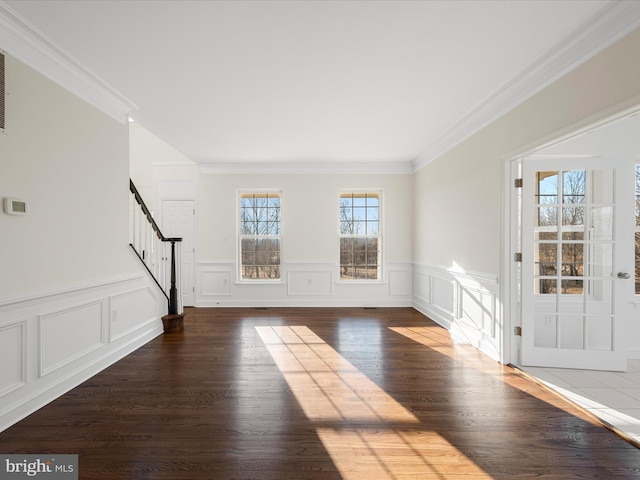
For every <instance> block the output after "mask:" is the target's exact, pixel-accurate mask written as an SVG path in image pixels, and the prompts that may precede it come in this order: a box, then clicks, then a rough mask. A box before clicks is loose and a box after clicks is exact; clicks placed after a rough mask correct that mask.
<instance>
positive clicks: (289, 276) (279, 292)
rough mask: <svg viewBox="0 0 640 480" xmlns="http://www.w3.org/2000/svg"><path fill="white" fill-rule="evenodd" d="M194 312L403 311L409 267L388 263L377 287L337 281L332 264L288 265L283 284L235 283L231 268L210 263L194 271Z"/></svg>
mask: <svg viewBox="0 0 640 480" xmlns="http://www.w3.org/2000/svg"><path fill="white" fill-rule="evenodd" d="M196 269H197V275H196V278H197V279H198V281H197V287H196V293H197V295H196V306H198V307H361V306H363V307H364V306H366V307H368V306H378V307H385V306H388V307H407V306H412V303H413V278H414V277H413V264H412V263H408V262H403V263H400V262H398V263H388V264H386V265H385V272H386V273H385V280H384V281H382V282H372V283H366V282H352V283H351V282H341V281H339V279H338V264H337V263H335V262H287V263H285V264H284V265H283V268H282V281H281V282H277V283H264V284H258V283H241V282H236V281H234V279H235V277H236V263H235V261H232V260H209V261H204V262H199V263H198V264H197V266H196Z"/></svg>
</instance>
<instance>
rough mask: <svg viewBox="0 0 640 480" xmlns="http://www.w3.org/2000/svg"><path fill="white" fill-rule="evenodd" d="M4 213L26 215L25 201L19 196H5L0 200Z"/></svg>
mask: <svg viewBox="0 0 640 480" xmlns="http://www.w3.org/2000/svg"><path fill="white" fill-rule="evenodd" d="M2 207H3V209H4V213H6V214H8V215H26V214H27V202H25V201H24V200H20V199H19V198H13V197H6V198H5V199H4V201H3V202H2Z"/></svg>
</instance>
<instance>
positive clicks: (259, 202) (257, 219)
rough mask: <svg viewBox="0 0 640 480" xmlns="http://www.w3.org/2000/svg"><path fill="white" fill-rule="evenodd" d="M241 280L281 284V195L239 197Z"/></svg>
mask: <svg viewBox="0 0 640 480" xmlns="http://www.w3.org/2000/svg"><path fill="white" fill-rule="evenodd" d="M239 197H240V200H239V205H240V215H239V233H238V252H239V253H238V265H239V276H240V279H241V280H243V281H246V280H249V281H253V280H256V281H268V280H280V278H281V274H282V272H281V270H282V267H281V265H282V257H281V254H282V237H281V216H280V214H281V196H280V193H279V192H246V193H240V195H239Z"/></svg>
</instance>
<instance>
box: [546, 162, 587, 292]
mask: <svg viewBox="0 0 640 480" xmlns="http://www.w3.org/2000/svg"><path fill="white" fill-rule="evenodd" d="M536 182H537V203H538V205H537V207H536V208H537V213H538V214H537V223H538V225H537V226H536V233H537V272H538V275H539V276H540V277H542V278H540V279H539V293H543V294H544V293H548V294H550V293H556V292H557V290H558V288H560V289H561V293H564V294H581V293H582V292H583V288H584V281H583V279H582V277H583V276H584V248H585V242H584V240H585V237H584V231H585V206H584V204H585V192H586V172H585V171H584V170H570V171H563V172H555V171H554V172H537V179H536Z"/></svg>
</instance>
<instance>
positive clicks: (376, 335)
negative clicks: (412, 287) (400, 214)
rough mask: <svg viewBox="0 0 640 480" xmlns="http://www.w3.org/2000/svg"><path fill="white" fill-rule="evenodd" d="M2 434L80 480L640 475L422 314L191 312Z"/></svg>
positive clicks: (557, 408)
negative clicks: (70, 460)
mask: <svg viewBox="0 0 640 480" xmlns="http://www.w3.org/2000/svg"><path fill="white" fill-rule="evenodd" d="M186 313H187V315H186V318H185V331H184V333H173V334H169V335H164V336H162V337H159V338H157V339H155V340H153V341H152V342H150V343H149V344H147V345H145V346H144V347H143V348H141V349H139V350H137V351H136V352H134V353H133V354H132V355H130V356H128V357H127V358H125V359H123V360H121V361H120V362H118V363H117V364H115V365H113V366H112V367H110V368H108V369H106V370H105V371H103V372H101V373H100V374H98V375H97V376H95V377H93V378H92V379H90V380H89V381H87V382H85V383H84V384H82V385H80V386H79V387H77V388H75V389H73V390H72V391H70V392H69V393H67V394H66V395H64V396H62V397H61V398H59V399H58V400H56V401H55V402H53V403H51V404H49V405H48V406H46V407H45V408H43V409H41V410H39V411H38V412H36V413H34V414H33V415H31V416H29V417H28V418H26V419H25V420H23V421H22V422H20V423H18V424H16V425H14V426H13V427H11V428H9V429H7V430H5V431H4V432H2V433H0V453H4V454H9V453H12V454H15V453H58V454H62V453H76V454H78V455H79V463H80V466H79V467H80V468H79V469H80V478H81V479H101V480H109V479H154V480H158V479H167V480H182V479H189V480H200V479H224V480H227V479H260V480H267V479H273V480H283V479H292V480H302V479H314V480H315V479H317V480H325V479H331V480H333V479H336V480H337V479H343V480H355V479H357V480H365V479H366V480H383V479H387V478H388V479H398V480H404V479H413V480H418V479H419V480H430V479H438V480H442V479H453V480H456V479H460V480H461V479H465V480H469V479H481V478H482V479H484V478H487V479H489V478H494V479H517V478H543V479H568V478H601V479H613V478H620V479H632V478H638V479H640V450H639V449H637V448H636V447H634V446H633V445H631V444H629V443H627V442H626V441H624V440H623V439H621V438H620V437H618V436H616V435H615V434H614V433H612V432H610V431H609V430H607V429H605V428H603V427H601V426H599V425H598V424H596V423H595V422H594V421H593V420H592V419H591V418H590V417H588V416H586V415H585V414H583V413H582V412H581V411H579V410H578V409H576V408H574V407H573V406H571V405H569V404H568V403H565V402H564V401H562V400H561V399H560V398H558V397H557V396H555V395H554V394H552V393H550V392H548V391H547V390H545V389H543V388H541V387H539V386H537V385H536V384H534V383H533V382H531V381H529V380H527V379H525V378H524V377H522V376H520V375H519V374H518V373H517V372H516V371H514V370H513V369H511V368H509V367H504V366H501V365H499V364H498V363H496V362H494V361H492V360H490V359H488V358H487V357H485V356H483V355H482V354H480V353H479V352H477V351H476V350H474V349H473V348H471V347H469V346H465V345H456V344H454V343H453V342H452V341H451V339H450V337H449V335H448V332H447V331H446V330H444V329H442V328H441V327H439V326H437V325H436V324H434V323H433V322H431V321H430V320H428V319H427V318H426V317H424V316H423V315H421V314H420V313H418V312H417V311H415V310H413V309H411V308H379V309H356V308H342V309H333V308H318V309H311V308H309V309H304V308H289V309H284V308H269V309H204V308H202V309H188V310H187V312H186Z"/></svg>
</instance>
